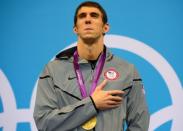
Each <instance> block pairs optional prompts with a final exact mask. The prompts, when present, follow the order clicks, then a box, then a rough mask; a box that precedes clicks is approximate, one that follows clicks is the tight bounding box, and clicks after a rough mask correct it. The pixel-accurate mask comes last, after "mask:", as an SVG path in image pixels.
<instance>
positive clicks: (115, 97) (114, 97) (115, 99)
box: [109, 96, 123, 102]
mask: <svg viewBox="0 0 183 131" xmlns="http://www.w3.org/2000/svg"><path fill="white" fill-rule="evenodd" d="M109 99H110V100H112V101H116V102H121V101H122V100H123V98H122V97H121V96H110V97H109Z"/></svg>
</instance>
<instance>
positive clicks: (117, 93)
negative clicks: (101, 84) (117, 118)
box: [107, 90, 125, 96]
mask: <svg viewBox="0 0 183 131" xmlns="http://www.w3.org/2000/svg"><path fill="white" fill-rule="evenodd" d="M107 92H108V94H109V95H113V96H115V95H122V94H124V93H125V92H124V91H122V90H110V91H107Z"/></svg>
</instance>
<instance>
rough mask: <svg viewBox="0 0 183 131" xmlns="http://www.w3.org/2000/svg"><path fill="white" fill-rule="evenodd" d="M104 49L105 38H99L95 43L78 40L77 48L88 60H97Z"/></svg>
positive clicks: (81, 55) (80, 55)
mask: <svg viewBox="0 0 183 131" xmlns="http://www.w3.org/2000/svg"><path fill="white" fill-rule="evenodd" d="M103 49H104V44H103V39H99V40H98V41H96V42H94V43H90V44H87V43H84V42H83V41H80V40H78V43H77V50H78V54H79V57H80V58H82V59H86V60H96V59H97V58H98V56H99V55H100V53H101V52H102V51H103Z"/></svg>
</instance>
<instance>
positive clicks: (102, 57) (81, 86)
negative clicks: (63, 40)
mask: <svg viewBox="0 0 183 131" xmlns="http://www.w3.org/2000/svg"><path fill="white" fill-rule="evenodd" d="M73 57H74V61H73V64H74V70H75V73H76V77H77V82H78V85H79V89H80V92H81V96H82V98H86V97H87V96H88V95H87V91H86V86H85V84H84V79H83V75H82V72H81V70H80V68H79V64H78V58H79V55H78V52H77V50H76V51H75V52H74V55H73ZM105 58H106V53H105V52H102V54H101V55H100V57H99V60H98V62H97V65H96V68H95V70H94V75H93V79H92V85H91V89H90V92H89V95H91V94H92V93H93V92H94V90H95V88H96V86H97V83H98V80H99V77H100V74H101V72H102V69H103V66H104V63H105Z"/></svg>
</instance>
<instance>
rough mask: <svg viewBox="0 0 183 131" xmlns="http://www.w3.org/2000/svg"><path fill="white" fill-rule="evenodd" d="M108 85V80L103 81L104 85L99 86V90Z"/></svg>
mask: <svg viewBox="0 0 183 131" xmlns="http://www.w3.org/2000/svg"><path fill="white" fill-rule="evenodd" d="M106 84H107V80H106V79H105V80H103V81H102V83H100V85H98V87H97V89H99V90H103V89H104V87H105V86H106Z"/></svg>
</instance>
